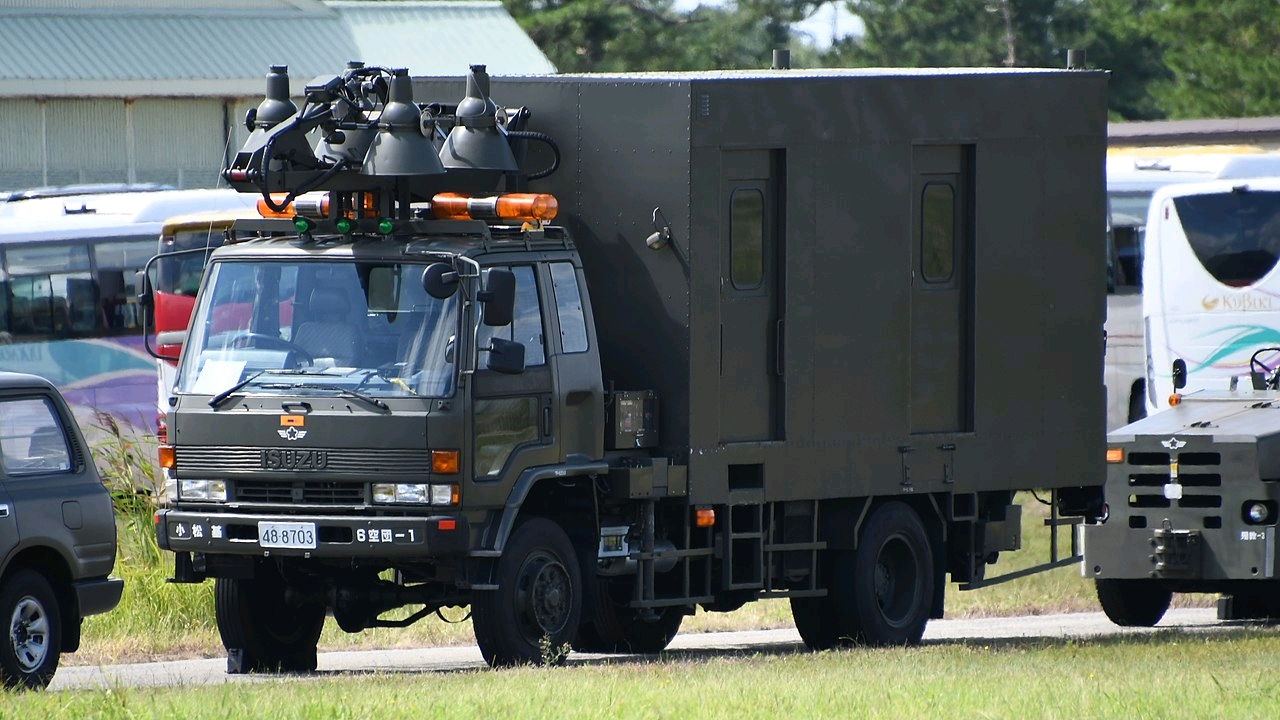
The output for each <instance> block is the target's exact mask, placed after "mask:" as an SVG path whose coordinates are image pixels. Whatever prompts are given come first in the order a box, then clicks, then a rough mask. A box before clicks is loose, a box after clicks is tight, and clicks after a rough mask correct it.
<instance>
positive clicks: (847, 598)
mask: <svg viewBox="0 0 1280 720" xmlns="http://www.w3.org/2000/svg"><path fill="white" fill-rule="evenodd" d="M851 559H852V563H847V562H846V563H842V564H841V567H839V568H838V569H837V577H836V582H835V585H836V590H837V598H838V602H839V604H840V614H841V625H842V626H843V627H844V628H845V629H847V630H849V631H850V632H851V633H852V634H853V639H854V640H855V641H858V642H861V643H865V644H867V645H877V646H893V645H914V644H915V643H918V642H920V638H921V636H923V635H924V626H925V624H926V623H927V622H928V621H929V610H930V607H931V604H932V602H933V585H934V576H933V551H932V548H931V546H930V544H929V536H928V535H927V534H926V533H925V529H924V524H923V523H921V522H920V516H919V515H917V514H916V512H915V510H912V509H911V508H910V507H909V506H907V505H905V504H903V503H900V502H891V503H887V504H885V505H882V506H880V507H879V508H877V509H876V510H875V511H873V512H872V514H871V517H870V518H868V519H867V523H866V525H864V526H863V528H862V535H861V538H860V539H859V541H858V548H857V549H856V550H854V551H853V553H852V557H851ZM849 564H851V565H852V572H847V571H845V568H846V567H847V565H849Z"/></svg>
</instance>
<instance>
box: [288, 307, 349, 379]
mask: <svg viewBox="0 0 1280 720" xmlns="http://www.w3.org/2000/svg"><path fill="white" fill-rule="evenodd" d="M307 307H308V316H309V318H310V319H309V320H306V321H305V322H303V323H302V324H301V325H299V326H298V330H297V333H296V335H295V336H294V338H293V342H294V344H296V345H298V346H299V347H301V348H302V349H304V350H306V351H307V352H308V353H310V354H311V357H313V358H322V357H323V358H333V361H334V363H335V364H336V365H339V366H350V365H352V364H353V363H354V362H355V358H356V351H357V350H358V348H359V336H358V334H357V331H356V328H355V327H354V326H353V325H352V323H351V316H350V313H348V308H349V307H350V306H349V304H348V303H347V299H346V297H344V296H343V294H342V292H340V291H338V290H334V289H332V288H316V289H315V290H313V291H311V300H310V302H309V303H308V305H307Z"/></svg>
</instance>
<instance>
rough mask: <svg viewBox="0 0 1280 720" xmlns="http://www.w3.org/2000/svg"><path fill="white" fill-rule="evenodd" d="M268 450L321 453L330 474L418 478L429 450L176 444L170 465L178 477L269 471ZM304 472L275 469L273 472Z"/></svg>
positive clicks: (425, 470) (428, 461)
mask: <svg viewBox="0 0 1280 720" xmlns="http://www.w3.org/2000/svg"><path fill="white" fill-rule="evenodd" d="M269 450H270V451H289V450H299V451H301V450H307V451H311V452H314V453H316V454H323V456H324V462H323V468H322V469H323V471H324V472H325V473H326V474H333V475H360V476H370V475H377V476H378V477H386V476H409V477H420V476H422V475H426V474H427V473H429V472H430V471H431V451H429V450H367V449H361V450H350V449H343V448H337V449H335V448H279V447H273V448H259V447H227V446H218V447H208V446H206V447H190V446H179V447H178V448H176V449H175V451H174V465H175V467H176V469H177V472H178V474H179V475H178V476H179V477H199V476H200V475H202V474H206V475H207V474H209V473H261V472H273V470H272V469H271V468H267V467H264V463H263V453H264V452H266V451H269ZM306 471H307V470H296V471H295V470H275V472H306Z"/></svg>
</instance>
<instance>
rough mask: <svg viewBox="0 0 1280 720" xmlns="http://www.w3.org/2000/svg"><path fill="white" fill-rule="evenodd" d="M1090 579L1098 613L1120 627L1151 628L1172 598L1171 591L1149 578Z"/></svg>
mask: <svg viewBox="0 0 1280 720" xmlns="http://www.w3.org/2000/svg"><path fill="white" fill-rule="evenodd" d="M1094 582H1095V585H1096V587H1097V591H1098V603H1099V604H1100V605H1102V612H1104V613H1106V614H1107V618H1108V619H1110V620H1111V622H1113V623H1115V624H1116V625H1119V626H1121V627H1151V626H1153V625H1155V624H1156V623H1158V622H1160V618H1163V617H1164V614H1165V612H1166V611H1167V610H1168V609H1169V603H1170V602H1172V601H1173V592H1172V591H1170V590H1165V589H1164V588H1162V587H1160V585H1159V584H1157V583H1156V582H1155V581H1152V580H1103V579H1099V580H1096V581H1094Z"/></svg>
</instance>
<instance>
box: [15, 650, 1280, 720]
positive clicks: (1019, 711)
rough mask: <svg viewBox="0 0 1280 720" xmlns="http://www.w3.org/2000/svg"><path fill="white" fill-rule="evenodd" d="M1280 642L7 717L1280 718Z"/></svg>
mask: <svg viewBox="0 0 1280 720" xmlns="http://www.w3.org/2000/svg"><path fill="white" fill-rule="evenodd" d="M1277 655H1280V637H1277V636H1276V634H1275V633H1274V632H1270V631H1267V630H1249V629H1233V630H1227V631H1214V632H1211V633H1191V632H1181V631H1165V632H1158V633H1154V634H1150V635H1141V636H1124V637H1117V638H1109V639H1090V640H1066V639H1064V640H1060V641H1055V640H1048V641H1046V640H1010V641H996V642H944V643H936V644H929V645H925V646H922V647H917V648H908V649H886V650H868V649H851V650H839V651H832V652H825V653H802V654H793V653H790V652H787V653H782V654H761V653H754V654H732V653H729V654H726V653H723V652H717V653H715V654H699V653H689V654H684V653H681V654H672V655H668V656H665V657H662V658H658V659H656V660H653V661H650V662H621V661H613V662H594V661H593V662H590V663H571V664H570V665H569V666H567V667H561V668H538V667H529V668H521V669H515V670H504V671H499V672H493V671H487V670H481V671H462V672H427V673H410V674H371V675H365V676H342V677H334V676H328V677H326V676H323V675H317V676H313V677H309V678H305V679H303V680H302V681H298V680H296V679H287V680H285V679H263V680H260V681H255V682H247V683H234V684H226V685H218V686H202V687H173V688H163V689H152V688H146V689H121V688H112V689H108V690H98V691H69V692H62V693H45V694H27V695H18V696H10V697H7V698H5V700H4V703H3V704H0V717H4V718H7V717H15V718H17V717H24V718H25V717H94V718H171V717H172V718H176V717H182V718H232V717H244V718H249V717H271V718H275V719H277V720H285V719H288V718H378V719H379V720H386V719H391V718H410V717H415V718H416V717H430V718H435V719H438V718H493V717H502V718H509V719H515V718H557V719H558V720H559V719H572V718H584V719H587V718H590V719H592V720H595V719H596V718H601V717H617V718H686V719H687V718H699V719H701V718H734V719H735V720H742V719H751V718H854V717H857V718H925V717H939V718H941V717H945V718H1063V719H1064V720H1082V719H1088V718H1130V719H1132V718H1173V717H1189V718H1200V717H1223V718H1274V717H1275V716H1276V708H1277V707H1280V679H1277V676H1276V673H1275V671H1274V664H1275V658H1276V657H1277Z"/></svg>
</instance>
